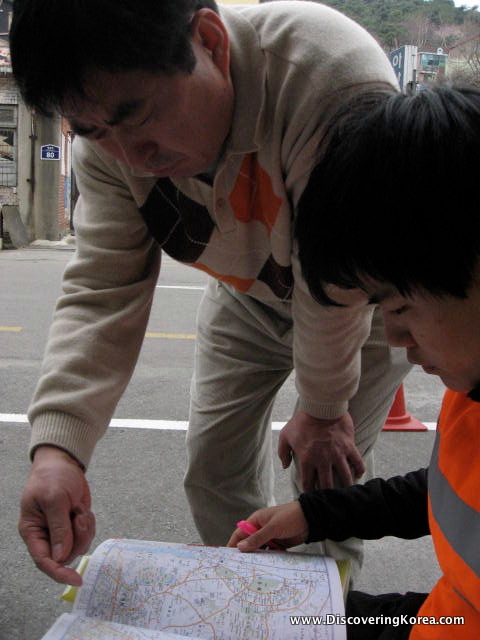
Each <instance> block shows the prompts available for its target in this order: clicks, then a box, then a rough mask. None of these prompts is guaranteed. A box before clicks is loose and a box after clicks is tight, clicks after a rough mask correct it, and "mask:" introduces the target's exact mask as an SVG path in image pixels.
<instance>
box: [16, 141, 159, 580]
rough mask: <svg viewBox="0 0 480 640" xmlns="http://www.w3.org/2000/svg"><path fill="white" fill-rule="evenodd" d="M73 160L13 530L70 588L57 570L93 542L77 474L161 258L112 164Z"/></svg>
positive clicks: (83, 157)
mask: <svg viewBox="0 0 480 640" xmlns="http://www.w3.org/2000/svg"><path fill="white" fill-rule="evenodd" d="M75 160H76V162H75V171H76V175H77V180H78V183H79V188H80V192H81V197H80V199H79V202H78V204H77V207H76V210H75V230H76V244H77V247H76V253H75V256H74V258H73V260H72V261H71V262H70V263H69V265H68V266H67V269H66V272H65V276H64V282H63V289H64V293H63V295H62V296H61V297H60V299H59V300H58V302H57V306H56V310H55V314H54V318H53V322H52V326H51V328H50V335H49V340H48V344H47V349H46V353H45V357H44V360H43V364H42V371H41V377H40V380H39V383H38V385H37V389H36V392H35V395H34V398H33V401H32V403H31V405H30V409H29V419H30V421H31V424H32V437H31V449H30V451H31V456H32V459H33V463H32V468H31V472H30V475H29V477H28V480H27V483H26V486H25V490H24V492H23V496H22V502H21V513H20V521H19V530H20V533H21V535H22V537H23V539H24V540H25V542H26V544H27V547H28V549H29V551H30V553H31V555H32V557H33V559H34V561H35V562H36V564H37V565H38V567H39V568H40V569H41V570H43V571H45V572H46V573H47V574H48V575H50V576H51V577H53V578H54V579H56V580H58V581H60V582H70V583H71V584H78V583H79V581H80V578H79V576H78V575H77V574H76V573H75V571H73V569H68V568H65V567H64V565H65V564H68V563H69V562H71V561H72V560H73V559H74V557H75V556H77V555H78V554H81V553H84V552H85V551H86V550H87V548H88V546H89V544H90V542H91V540H92V538H93V535H94V517H93V513H92V512H91V509H90V492H89V489H88V484H87V482H86V479H85V475H84V469H85V468H86V467H87V466H88V464H89V461H90V457H91V455H92V452H93V449H94V447H95V445H96V443H97V441H98V440H99V438H100V437H101V436H102V435H103V433H104V432H105V430H106V428H107V426H108V424H109V421H110V418H111V416H112V414H113V411H114V409H115V406H116V404H117V402H118V399H119V398H120V396H121V394H122V393H123V391H124V389H125V387H126V385H127V383H128V381H129V379H130V376H131V374H132V372H133V369H134V366H135V363H136V361H137V357H138V354H139V351H140V348H141V345H142V342H143V338H144V335H145V329H146V325H147V322H148V316H149V312H150V307H151V302H152V298H153V294H154V291H155V284H156V281H157V275H158V267H159V255H160V251H159V248H158V246H156V244H155V243H154V242H153V240H152V238H151V236H150V234H149V233H148V231H147V229H146V227H145V224H144V222H143V219H142V217H141V215H140V213H139V211H138V205H137V203H136V202H135V201H134V199H133V197H132V195H131V193H130V191H129V188H128V187H127V185H126V184H125V181H124V180H123V177H122V175H121V173H120V171H119V170H116V167H115V165H114V164H111V163H109V162H108V161H107V160H106V159H104V158H102V157H100V156H99V155H98V154H97V153H96V151H95V150H94V149H93V148H91V146H90V145H88V144H84V143H82V142H80V144H76V154H75Z"/></svg>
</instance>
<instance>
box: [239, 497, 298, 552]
mask: <svg viewBox="0 0 480 640" xmlns="http://www.w3.org/2000/svg"><path fill="white" fill-rule="evenodd" d="M248 522H251V523H252V524H253V525H254V526H255V527H257V528H258V531H257V532H256V533H252V534H251V535H248V534H247V533H244V532H243V531H242V530H241V529H235V531H234V532H233V534H232V537H231V538H230V540H229V541H228V544H227V546H228V547H238V549H240V551H255V550H256V549H260V548H261V547H263V546H264V545H266V544H268V543H269V542H270V541H274V542H275V543H276V544H278V545H279V546H281V547H283V548H285V549H286V548H287V547H294V546H296V545H298V544H302V542H305V540H306V538H307V535H308V525H307V521H306V519H305V516H304V515H303V511H302V507H301V506H300V503H299V502H298V500H294V502H289V503H287V504H282V505H280V506H279V507H266V508H265V509H260V510H259V511H255V513H252V515H251V516H250V517H249V518H248Z"/></svg>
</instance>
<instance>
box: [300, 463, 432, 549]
mask: <svg viewBox="0 0 480 640" xmlns="http://www.w3.org/2000/svg"><path fill="white" fill-rule="evenodd" d="M299 501H300V504H301V507H302V510H303V513H304V515H305V518H306V520H307V522H308V537H307V542H313V541H316V540H325V539H326V538H329V539H331V540H345V539H346V538H349V537H351V536H355V537H357V538H362V539H365V540H378V539H379V538H383V537H384V536H395V537H397V538H419V537H421V536H424V535H428V534H429V533H430V530H429V526H428V508H427V469H419V470H418V471H414V472H411V473H407V475H405V476H395V477H393V478H390V479H389V480H383V479H381V478H375V479H373V480H370V481H369V482H367V483H365V484H364V485H360V484H359V485H354V486H352V487H349V488H348V489H326V490H324V491H313V492H311V493H304V494H302V495H301V496H300V497H299Z"/></svg>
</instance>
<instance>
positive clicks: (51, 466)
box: [18, 446, 95, 586]
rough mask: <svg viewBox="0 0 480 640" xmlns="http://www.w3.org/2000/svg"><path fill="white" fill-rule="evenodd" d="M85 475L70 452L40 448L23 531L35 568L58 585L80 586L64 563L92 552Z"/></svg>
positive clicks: (25, 494)
mask: <svg viewBox="0 0 480 640" xmlns="http://www.w3.org/2000/svg"><path fill="white" fill-rule="evenodd" d="M90 507H91V497H90V489H89V487H88V484H87V481H86V479H85V474H84V473H83V471H82V470H81V468H80V466H79V465H78V463H77V462H76V461H75V460H74V459H73V458H72V457H71V456H70V455H68V453H66V452H64V451H62V450H61V449H57V448H56V447H49V446H42V447H39V448H38V449H37V450H36V452H35V456H34V460H33V464H32V468H31V471H30V475H29V477H28V480H27V483H26V485H25V489H24V491H23V495H22V500H21V507H20V520H19V525H18V530H19V532H20V535H21V536H22V538H23V540H24V541H25V544H26V545H27V548H28V551H29V552H30V555H31V556H32V558H33V560H34V561H35V564H36V565H37V567H38V568H39V569H41V571H44V572H45V573H46V574H47V575H49V576H50V577H51V578H53V579H54V580H56V581H57V582H62V583H65V584H71V585H75V586H80V585H81V583H82V578H81V576H80V575H79V574H78V573H77V572H76V571H75V570H74V569H71V568H68V567H66V566H65V565H67V564H70V563H71V562H72V561H73V560H74V559H75V558H76V557H77V556H78V555H81V554H84V553H86V552H87V550H88V548H89V546H90V543H91V541H92V540H93V537H94V535H95V516H94V515H93V513H92V512H91V510H90Z"/></svg>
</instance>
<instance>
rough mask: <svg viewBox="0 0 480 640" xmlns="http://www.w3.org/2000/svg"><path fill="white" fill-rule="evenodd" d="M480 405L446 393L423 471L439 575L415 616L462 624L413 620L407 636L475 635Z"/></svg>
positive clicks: (478, 621)
mask: <svg viewBox="0 0 480 640" xmlns="http://www.w3.org/2000/svg"><path fill="white" fill-rule="evenodd" d="M479 453H480V404H479V403H477V402H473V401H472V400H471V399H470V398H468V396H466V394H462V393H456V392H453V391H447V392H446V394H445V398H444V402H443V406H442V412H441V414H440V421H439V429H438V432H437V438H436V440H435V446H434V449H433V453H432V459H431V463H430V467H429V471H428V491H429V523H430V530H431V533H432V538H433V542H434V545H435V551H436V554H437V558H438V561H439V564H440V567H441V569H442V572H443V574H444V575H443V577H442V578H441V579H440V580H439V582H438V583H437V584H436V585H435V588H434V589H433V590H432V592H431V594H430V595H429V597H428V598H427V599H426V601H425V603H424V605H423V606H422V607H421V608H420V611H419V616H424V615H425V616H432V617H435V618H436V619H441V618H442V616H464V618H465V623H466V624H465V625H463V626H450V625H447V626H441V625H433V626H430V625H421V624H417V625H415V626H414V627H413V628H412V631H411V634H410V639H411V640H423V639H424V638H425V639H429V640H433V639H434V638H435V639H439V640H440V639H441V640H444V639H445V640H447V638H448V639H450V638H452V639H458V640H460V639H462V640H463V639H464V638H477V637H478V638H480V578H479V576H480V455H479Z"/></svg>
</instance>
